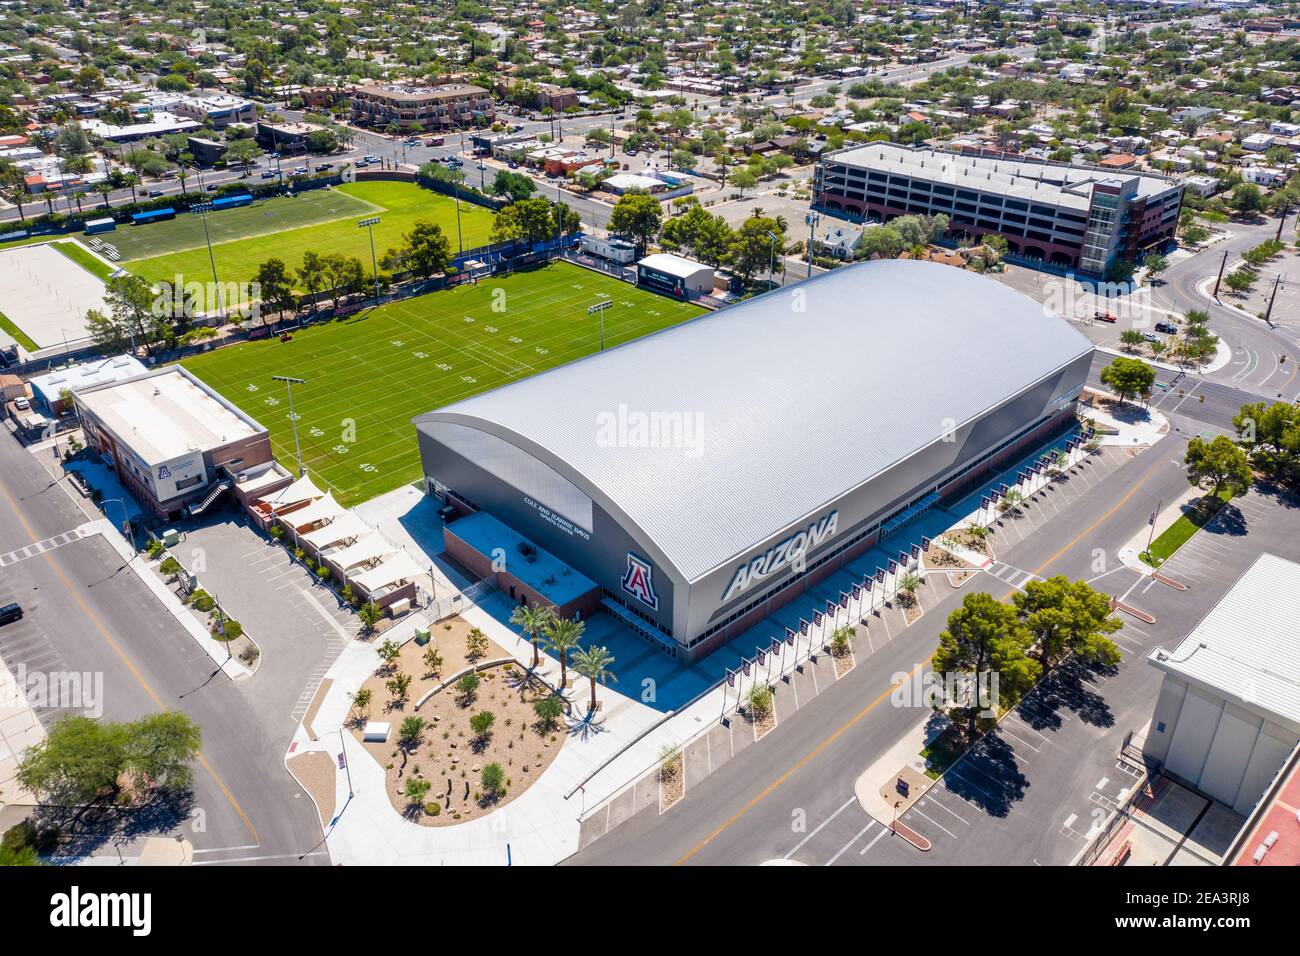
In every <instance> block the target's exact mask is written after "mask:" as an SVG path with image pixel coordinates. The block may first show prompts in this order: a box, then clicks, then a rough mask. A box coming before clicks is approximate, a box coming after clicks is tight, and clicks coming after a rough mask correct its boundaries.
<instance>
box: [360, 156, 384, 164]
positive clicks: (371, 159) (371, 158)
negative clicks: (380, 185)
mask: <svg viewBox="0 0 1300 956" xmlns="http://www.w3.org/2000/svg"><path fill="white" fill-rule="evenodd" d="M363 158H364V159H365V161H366V162H368V163H382V162H383V160H382V159H380V158H379V157H378V156H366V157H363Z"/></svg>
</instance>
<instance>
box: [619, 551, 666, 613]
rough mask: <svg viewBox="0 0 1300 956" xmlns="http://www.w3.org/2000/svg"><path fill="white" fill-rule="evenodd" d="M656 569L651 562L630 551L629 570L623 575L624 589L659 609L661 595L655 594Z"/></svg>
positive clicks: (639, 599)
mask: <svg viewBox="0 0 1300 956" xmlns="http://www.w3.org/2000/svg"><path fill="white" fill-rule="evenodd" d="M653 575H654V569H653V568H652V567H651V566H650V562H649V561H646V560H644V559H642V558H638V557H637V556H636V555H635V554H632V553H631V552H628V556H627V572H626V573H625V574H624V575H623V590H624V591H626V592H627V593H628V594H630V595H632V596H633V597H634V598H636V599H637V600H638V601H640V602H641V603H642V604H646V605H649V607H650V608H651V609H652V610H655V611H657V610H659V596H658V595H657V594H655V587H654V577H653Z"/></svg>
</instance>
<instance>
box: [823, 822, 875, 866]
mask: <svg viewBox="0 0 1300 956" xmlns="http://www.w3.org/2000/svg"><path fill="white" fill-rule="evenodd" d="M875 825H876V821H875V820H868V821H867V825H866V826H865V827H863V828H862V829H861V830H859V831H858V832H857V833H855V834H854V835H853V839H852V840H850V841H849V842H848V843H846V844H844V845H843V846H842V847H840V848H839V850H838V851H836V853H835V855H834V856H833V857H831V858H830V859H829V860H827V861H826V862H825V864H823V865H824V866H830V865H831V864H832V863H834V862H835V861H836V860H838V859H839V858H840V857H842V856H843V855H844V854H845V853H846V852H847V851H848V849H849V847H851V846H853V844H855V843H857V842H858V840H859V839H861V838H862V834H864V833H866V832H867V831H868V830H870V829H871V828H872V827H874V826H875Z"/></svg>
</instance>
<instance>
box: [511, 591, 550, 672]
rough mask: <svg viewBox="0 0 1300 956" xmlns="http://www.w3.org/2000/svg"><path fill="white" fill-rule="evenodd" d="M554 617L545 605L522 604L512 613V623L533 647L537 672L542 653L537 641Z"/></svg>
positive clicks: (534, 666)
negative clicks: (539, 656)
mask: <svg viewBox="0 0 1300 956" xmlns="http://www.w3.org/2000/svg"><path fill="white" fill-rule="evenodd" d="M553 616H554V614H553V612H552V611H551V609H550V607H549V606H547V605H545V604H521V605H519V606H518V607H516V608H515V609H514V610H513V611H511V612H510V623H511V624H513V625H514V626H515V627H517V628H519V629H520V630H521V631H523V633H524V637H526V638H528V643H530V644H532V645H533V665H532V667H533V670H537V663H538V654H539V653H540V649H539V648H538V644H537V639H538V638H539V637H540V636H541V635H542V633H543V632H544V631H545V630H546V628H547V625H548V624H549V623H550V620H551V618H552V617H553Z"/></svg>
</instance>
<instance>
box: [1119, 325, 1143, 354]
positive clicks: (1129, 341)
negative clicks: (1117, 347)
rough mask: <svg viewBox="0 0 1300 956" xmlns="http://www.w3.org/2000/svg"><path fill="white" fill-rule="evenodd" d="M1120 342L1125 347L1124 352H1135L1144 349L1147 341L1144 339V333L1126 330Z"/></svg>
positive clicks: (1121, 335)
mask: <svg viewBox="0 0 1300 956" xmlns="http://www.w3.org/2000/svg"><path fill="white" fill-rule="evenodd" d="M1119 341H1120V344H1121V345H1123V346H1124V351H1126V352H1134V351H1137V350H1138V349H1140V348H1141V347H1142V343H1143V342H1145V341H1146V339H1144V338H1142V333H1141V332H1139V331H1138V330H1137V329H1125V330H1124V331H1123V332H1121V333H1120V334H1119Z"/></svg>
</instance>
